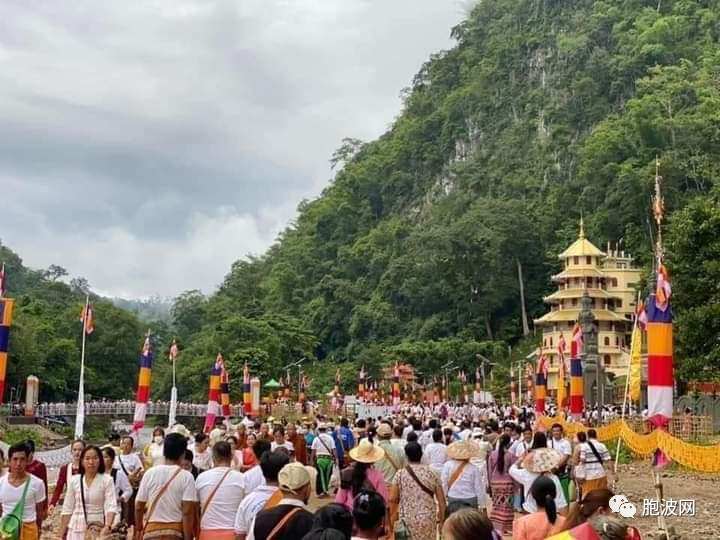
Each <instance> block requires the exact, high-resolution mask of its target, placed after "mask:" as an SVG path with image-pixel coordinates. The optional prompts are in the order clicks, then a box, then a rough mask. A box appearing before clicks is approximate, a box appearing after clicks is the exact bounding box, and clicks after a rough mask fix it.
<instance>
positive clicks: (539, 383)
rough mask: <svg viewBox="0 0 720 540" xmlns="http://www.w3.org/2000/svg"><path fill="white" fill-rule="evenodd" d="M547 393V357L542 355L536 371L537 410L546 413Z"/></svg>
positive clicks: (539, 412)
mask: <svg viewBox="0 0 720 540" xmlns="http://www.w3.org/2000/svg"><path fill="white" fill-rule="evenodd" d="M546 394H547V359H546V358H545V355H544V354H543V355H541V356H540V359H539V360H538V366H537V372H536V373H535V412H537V413H538V414H545V396H546Z"/></svg>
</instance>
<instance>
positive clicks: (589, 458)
mask: <svg viewBox="0 0 720 540" xmlns="http://www.w3.org/2000/svg"><path fill="white" fill-rule="evenodd" d="M589 443H592V445H593V446H594V447H595V450H597V453H598V454H599V455H600V457H601V458H602V462H600V461H598V459H597V458H596V457H595V453H594V452H593V451H592V450H591V449H590V444H589ZM605 461H610V452H608V449H607V446H605V445H604V444H603V443H601V442H599V441H598V440H597V439H588V441H587V442H584V443H582V444H581V445H580V462H581V463H582V464H583V469H584V470H585V480H597V479H598V478H602V477H603V476H606V475H607V473H606V472H605V467H604V466H603V463H604V462H605Z"/></svg>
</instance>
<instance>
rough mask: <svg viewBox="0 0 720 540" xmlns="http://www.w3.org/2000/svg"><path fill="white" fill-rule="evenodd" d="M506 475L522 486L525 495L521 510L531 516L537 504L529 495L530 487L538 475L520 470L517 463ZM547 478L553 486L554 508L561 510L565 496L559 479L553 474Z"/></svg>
mask: <svg viewBox="0 0 720 540" xmlns="http://www.w3.org/2000/svg"><path fill="white" fill-rule="evenodd" d="M508 473H509V474H510V476H511V477H512V479H513V480H515V481H516V482H518V483H519V484H522V486H523V493H524V494H525V502H524V503H523V510H525V511H526V512H529V513H531V514H532V513H533V512H537V511H538V507H537V503H536V502H535V499H533V498H532V496H531V495H530V487H531V486H532V485H533V482H534V481H535V479H536V478H537V477H538V476H540V474H538V473H533V472H530V471H528V470H527V469H521V468H520V467H518V464H517V462H515V463H513V464H512V465H511V466H510V470H509V471H508ZM547 476H548V477H550V478H551V479H552V481H553V483H554V484H555V491H556V495H555V507H556V508H557V509H558V510H561V509H563V508H565V507H566V506H567V501H566V500H565V494H564V493H563V490H562V486H561V485H560V479H559V478H558V477H557V476H555V475H554V474H548V475H547Z"/></svg>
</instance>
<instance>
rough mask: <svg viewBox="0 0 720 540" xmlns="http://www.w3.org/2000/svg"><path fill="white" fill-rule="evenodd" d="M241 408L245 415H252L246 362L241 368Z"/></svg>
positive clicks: (250, 391)
mask: <svg viewBox="0 0 720 540" xmlns="http://www.w3.org/2000/svg"><path fill="white" fill-rule="evenodd" d="M289 389H290V374H289V373H288V390H289ZM288 394H289V392H288ZM243 406H244V408H245V414H246V415H249V414H252V390H251V388H250V370H249V369H248V365H247V361H245V367H243Z"/></svg>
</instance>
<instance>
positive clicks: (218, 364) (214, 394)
mask: <svg viewBox="0 0 720 540" xmlns="http://www.w3.org/2000/svg"><path fill="white" fill-rule="evenodd" d="M224 369H225V362H224V360H223V357H222V354H220V353H218V355H217V358H216V359H215V365H214V366H213V368H212V370H211V371H210V389H209V392H208V406H207V413H206V414H205V427H204V431H205V433H209V432H210V430H211V429H212V428H213V427H215V419H216V418H217V417H218V415H219V414H220V379H221V377H222V372H223V370H224Z"/></svg>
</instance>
